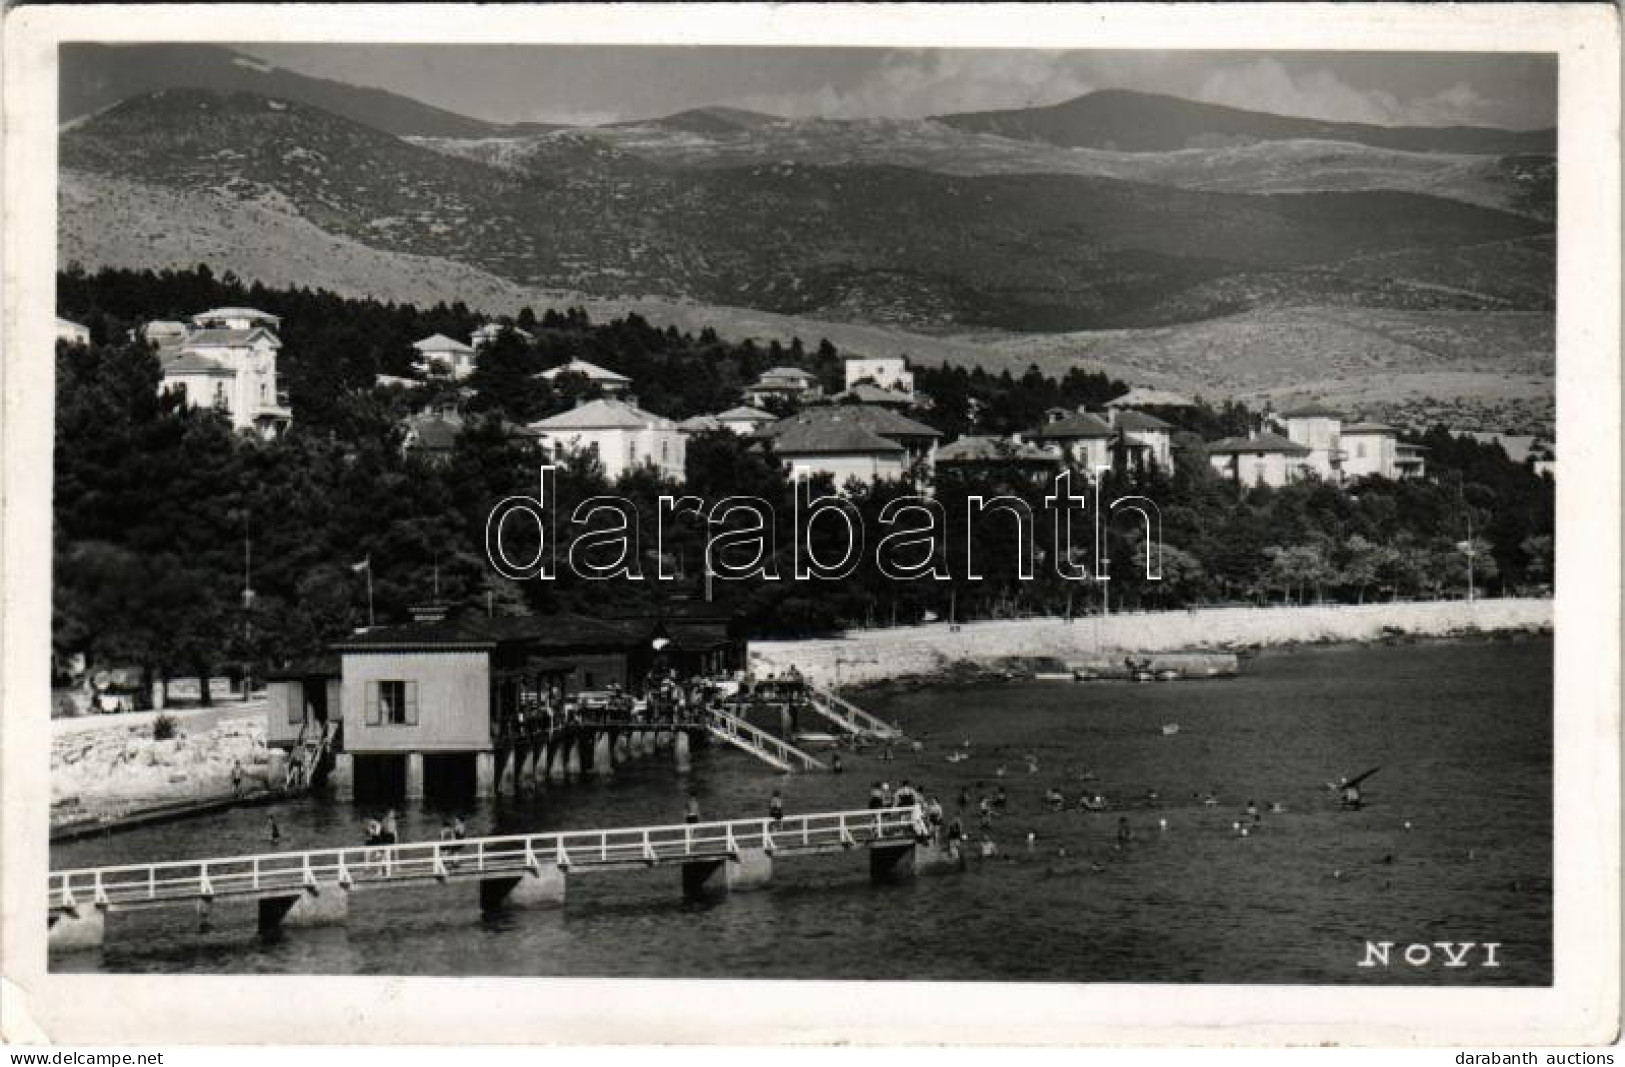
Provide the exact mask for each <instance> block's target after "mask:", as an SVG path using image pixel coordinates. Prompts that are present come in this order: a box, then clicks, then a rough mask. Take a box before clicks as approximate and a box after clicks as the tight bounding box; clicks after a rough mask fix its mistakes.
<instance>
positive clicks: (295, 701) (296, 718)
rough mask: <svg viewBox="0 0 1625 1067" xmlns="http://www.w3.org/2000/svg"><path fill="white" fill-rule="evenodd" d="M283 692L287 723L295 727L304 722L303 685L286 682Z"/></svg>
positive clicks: (301, 683)
mask: <svg viewBox="0 0 1625 1067" xmlns="http://www.w3.org/2000/svg"><path fill="white" fill-rule="evenodd" d="M284 692H285V693H286V694H287V701H288V722H289V723H290V724H291V725H294V726H297V725H299V724H300V723H302V722H304V721H305V683H303V682H288V683H287V689H285V690H284Z"/></svg>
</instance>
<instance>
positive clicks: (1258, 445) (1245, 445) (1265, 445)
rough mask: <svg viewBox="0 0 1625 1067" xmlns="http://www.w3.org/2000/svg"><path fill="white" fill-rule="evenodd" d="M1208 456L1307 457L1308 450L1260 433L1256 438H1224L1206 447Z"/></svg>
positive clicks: (1274, 435)
mask: <svg viewBox="0 0 1625 1067" xmlns="http://www.w3.org/2000/svg"><path fill="white" fill-rule="evenodd" d="M1207 450H1208V453H1209V454H1212V455H1228V454H1242V453H1250V454H1257V453H1266V452H1279V453H1281V454H1282V455H1286V456H1307V455H1308V454H1309V449H1307V448H1305V447H1304V446H1303V445H1300V444H1298V443H1297V442H1296V441H1288V440H1287V439H1286V438H1284V437H1282V436H1281V435H1279V434H1273V433H1261V434H1259V435H1258V436H1257V437H1226V438H1225V439H1224V440H1222V441H1214V442H1213V443H1212V444H1210V445H1208V446H1207Z"/></svg>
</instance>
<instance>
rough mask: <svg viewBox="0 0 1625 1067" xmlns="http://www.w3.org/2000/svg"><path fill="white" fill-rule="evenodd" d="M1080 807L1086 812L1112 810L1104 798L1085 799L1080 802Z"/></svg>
mask: <svg viewBox="0 0 1625 1067" xmlns="http://www.w3.org/2000/svg"><path fill="white" fill-rule="evenodd" d="M1078 807H1080V808H1082V809H1083V810H1084V811H1110V810H1111V805H1110V804H1108V803H1106V798H1105V797H1102V796H1093V797H1084V798H1083V799H1082V800H1080V801H1078Z"/></svg>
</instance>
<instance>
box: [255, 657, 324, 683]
mask: <svg viewBox="0 0 1625 1067" xmlns="http://www.w3.org/2000/svg"><path fill="white" fill-rule="evenodd" d="M338 676H339V658H338V657H337V656H315V657H312V658H309V659H296V660H293V661H292V662H290V663H288V664H287V665H286V666H283V667H277V668H275V669H274V670H269V671H266V672H265V680H266V681H268V682H283V681H292V680H295V679H299V678H316V677H320V678H337V677H338Z"/></svg>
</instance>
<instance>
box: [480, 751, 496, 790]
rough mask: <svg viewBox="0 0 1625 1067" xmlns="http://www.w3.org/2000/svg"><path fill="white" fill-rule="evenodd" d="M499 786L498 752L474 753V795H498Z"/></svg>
mask: <svg viewBox="0 0 1625 1067" xmlns="http://www.w3.org/2000/svg"><path fill="white" fill-rule="evenodd" d="M496 787H497V754H496V753H495V752H476V753H474V795H475V796H480V797H490V796H495V795H496Z"/></svg>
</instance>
